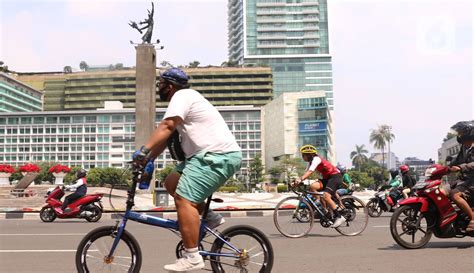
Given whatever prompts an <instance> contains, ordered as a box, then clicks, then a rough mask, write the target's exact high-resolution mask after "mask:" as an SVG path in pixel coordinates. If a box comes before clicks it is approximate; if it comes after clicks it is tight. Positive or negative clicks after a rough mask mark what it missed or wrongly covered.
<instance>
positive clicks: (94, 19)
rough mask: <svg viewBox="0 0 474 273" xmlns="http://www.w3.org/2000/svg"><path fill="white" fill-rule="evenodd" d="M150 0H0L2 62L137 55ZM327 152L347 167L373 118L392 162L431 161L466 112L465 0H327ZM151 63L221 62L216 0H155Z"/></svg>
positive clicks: (45, 65) (472, 8) (469, 88)
mask: <svg viewBox="0 0 474 273" xmlns="http://www.w3.org/2000/svg"><path fill="white" fill-rule="evenodd" d="M150 2H151V1H141V0H137V1H130V0H128V1H125V0H114V1H112V0H81V1H78V0H77V1H66V0H62V1H60V0H50V1H44V0H24V1H23V0H22V1H19V0H0V60H2V61H4V62H5V63H6V64H7V65H8V66H9V68H10V69H12V70H15V71H20V72H27V71H28V72H31V71H62V69H63V67H64V66H66V65H70V66H72V67H73V69H78V68H79V63H80V62H81V61H86V62H87V63H88V64H89V65H109V64H115V63H123V64H124V65H125V66H134V65H135V50H134V48H133V46H132V45H131V44H130V41H134V42H140V41H141V35H140V34H139V33H138V32H137V31H136V30H134V29H132V28H131V27H129V26H128V25H127V24H128V22H129V21H142V20H143V19H145V18H146V17H147V12H146V9H149V8H150V7H151V3H150ZM328 2H329V3H328V18H329V40H330V41H329V50H330V54H331V55H332V57H333V81H334V87H333V89H334V99H335V111H334V115H333V119H334V131H335V136H336V137H335V143H336V156H337V161H339V162H341V163H343V164H345V165H347V166H350V164H351V163H350V162H351V160H350V157H349V154H350V152H351V151H353V150H355V145H362V144H364V145H365V147H366V148H367V150H369V152H377V151H376V150H375V149H374V147H373V145H372V144H371V143H370V142H369V135H370V131H371V129H375V128H377V126H379V125H382V124H388V125H390V126H391V127H392V133H393V134H394V135H395V139H394V141H393V143H391V150H392V152H394V153H395V154H396V155H397V157H398V158H399V159H400V160H403V159H404V158H405V157H413V156H415V157H418V158H420V159H425V160H427V159H428V158H433V159H437V150H438V148H440V146H441V143H442V140H443V138H444V137H445V136H446V134H447V132H448V131H449V127H450V126H451V125H453V124H454V123H456V122H457V121H459V120H467V119H474V95H473V80H472V79H473V76H474V74H473V73H474V71H473V51H474V48H473V36H474V35H473V34H474V32H473V28H474V17H473V14H474V5H473V3H472V1H470V0H417V1H408V0H384V1H376V0H329V1H328ZM154 3H155V17H154V19H155V28H154V32H153V40H156V39H160V40H161V43H160V44H161V45H163V46H164V49H163V50H160V51H158V54H157V58H158V61H157V63H158V64H159V63H161V62H162V61H164V60H166V61H168V62H170V63H171V64H173V65H185V64H188V63H189V62H192V61H195V60H197V61H199V62H200V63H201V65H204V66H205V65H220V64H221V63H222V62H224V61H226V60H227V1H226V0H193V1H191V0H187V1H186V0H155V1H154Z"/></svg>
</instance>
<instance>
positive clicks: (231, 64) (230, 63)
mask: <svg viewBox="0 0 474 273" xmlns="http://www.w3.org/2000/svg"><path fill="white" fill-rule="evenodd" d="M238 66H239V63H238V62H236V61H233V60H228V61H224V62H222V63H221V67H238Z"/></svg>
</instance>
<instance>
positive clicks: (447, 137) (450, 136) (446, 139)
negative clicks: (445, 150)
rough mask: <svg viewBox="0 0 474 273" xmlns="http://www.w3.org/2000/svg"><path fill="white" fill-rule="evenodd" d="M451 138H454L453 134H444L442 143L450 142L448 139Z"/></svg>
mask: <svg viewBox="0 0 474 273" xmlns="http://www.w3.org/2000/svg"><path fill="white" fill-rule="evenodd" d="M453 137H456V135H455V134H453V133H451V132H448V133H447V134H446V137H445V138H443V142H446V141H448V140H450V139H451V138H453Z"/></svg>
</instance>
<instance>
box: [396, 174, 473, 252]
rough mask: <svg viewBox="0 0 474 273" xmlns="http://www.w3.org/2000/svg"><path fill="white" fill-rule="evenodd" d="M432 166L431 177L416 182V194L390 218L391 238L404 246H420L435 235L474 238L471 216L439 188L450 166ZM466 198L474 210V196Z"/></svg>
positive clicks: (411, 247) (414, 188) (439, 236)
mask: <svg viewBox="0 0 474 273" xmlns="http://www.w3.org/2000/svg"><path fill="white" fill-rule="evenodd" d="M431 169H433V170H429V172H430V176H429V179H428V180H426V181H425V182H423V183H417V184H415V186H414V187H413V188H412V190H413V191H415V196H414V197H409V198H408V199H405V200H402V201H401V202H400V207H399V208H398V209H397V210H396V211H395V212H394V213H393V215H392V218H391V219H390V232H391V234H392V237H393V239H394V240H395V241H396V242H397V243H398V244H399V245H400V246H402V247H404V248H408V249H416V248H421V247H423V246H425V245H426V244H427V243H428V242H429V240H430V238H431V236H432V234H434V235H435V236H436V237H438V238H462V237H465V236H470V237H474V231H470V232H467V231H466V227H467V226H468V225H469V221H470V219H469V217H468V216H467V215H466V214H465V213H464V211H463V210H461V209H459V208H457V206H455V205H454V204H453V203H452V202H451V200H450V199H449V198H448V197H447V196H446V194H445V193H444V192H443V191H445V189H442V188H443V187H441V188H440V185H441V184H442V178H443V176H444V175H446V174H448V172H449V168H448V167H444V166H441V165H436V166H435V167H433V168H431ZM427 172H428V171H427ZM465 199H466V200H467V201H468V203H469V205H470V206H471V208H472V209H474V197H473V196H471V197H469V196H466V195H465Z"/></svg>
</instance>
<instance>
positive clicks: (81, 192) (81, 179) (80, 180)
mask: <svg viewBox="0 0 474 273" xmlns="http://www.w3.org/2000/svg"><path fill="white" fill-rule="evenodd" d="M86 175H87V171H86V170H84V169H79V170H78V171H77V172H76V178H77V180H76V183H75V184H73V185H70V186H65V188H66V189H69V190H75V192H74V193H72V194H70V195H68V196H66V198H64V202H63V205H62V206H61V208H56V209H55V210H56V212H58V213H68V212H70V211H71V209H69V208H68V207H67V206H68V205H69V204H71V203H72V202H74V201H76V200H77V199H79V198H81V197H83V196H85V195H86V193H87V182H86Z"/></svg>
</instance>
